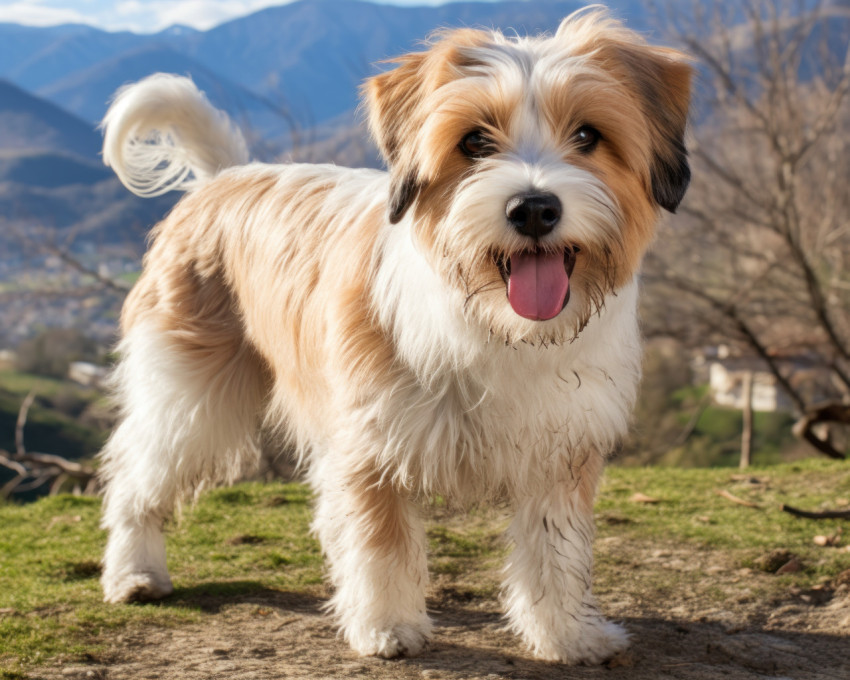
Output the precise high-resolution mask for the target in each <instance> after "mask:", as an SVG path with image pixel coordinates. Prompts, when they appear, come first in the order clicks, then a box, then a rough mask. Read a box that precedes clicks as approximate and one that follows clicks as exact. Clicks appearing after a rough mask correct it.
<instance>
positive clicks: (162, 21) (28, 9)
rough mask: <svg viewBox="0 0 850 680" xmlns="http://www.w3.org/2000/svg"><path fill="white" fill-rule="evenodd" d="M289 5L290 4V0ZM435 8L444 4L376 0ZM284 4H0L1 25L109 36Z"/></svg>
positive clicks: (80, 0)
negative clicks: (80, 28)
mask: <svg viewBox="0 0 850 680" xmlns="http://www.w3.org/2000/svg"><path fill="white" fill-rule="evenodd" d="M289 1H291V0H289ZM380 1H382V2H390V3H393V4H396V5H440V4H443V3H444V2H446V1H447V0H380ZM286 2H287V0H11V1H9V0H0V22H14V23H20V24H29V25H33V26H53V25H56V24H65V23H78V24H90V25H92V26H97V27H98V28H103V29H106V30H109V31H118V30H131V31H135V32H139V33H150V32H154V31H159V30H161V29H163V28H167V27H168V26H172V25H174V24H185V25H187V26H194V27H195V28H199V29H202V30H205V29H208V28H212V27H213V26H216V25H218V24H220V23H222V22H224V21H228V20H229V19H233V18H235V17H239V16H244V15H246V14H251V13H252V12H256V11H257V10H259V9H262V8H263V7H270V6H272V5H283V4H286Z"/></svg>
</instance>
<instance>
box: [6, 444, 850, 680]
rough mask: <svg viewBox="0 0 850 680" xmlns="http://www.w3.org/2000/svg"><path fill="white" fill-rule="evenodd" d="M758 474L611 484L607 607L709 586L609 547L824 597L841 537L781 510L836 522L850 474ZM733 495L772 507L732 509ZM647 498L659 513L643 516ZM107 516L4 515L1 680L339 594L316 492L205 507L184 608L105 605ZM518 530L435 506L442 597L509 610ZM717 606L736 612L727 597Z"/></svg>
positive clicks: (827, 526) (789, 468)
mask: <svg viewBox="0 0 850 680" xmlns="http://www.w3.org/2000/svg"><path fill="white" fill-rule="evenodd" d="M750 473H751V475H752V476H753V477H754V478H756V479H758V480H760V482H759V483H757V484H754V483H749V482H746V481H735V480H733V479H732V474H733V473H732V471H730V470H728V469H727V470H680V469H669V468H666V469H665V468H646V469H638V468H629V469H625V468H616V467H612V468H610V469H609V471H608V473H607V475H606V479H605V481H604V483H603V485H602V488H601V492H600V497H599V500H598V503H597V525H598V527H599V537H600V539H601V541H600V542H599V545H600V549H599V551H598V558H597V563H598V564H597V576H596V583H597V589H598V590H599V592H601V593H603V594H604V593H606V592H611V591H613V590H616V589H620V590H622V588H623V585H622V581H623V569H624V567H625V568H628V569H629V574H630V583H629V585H628V588H627V590H632V589H633V588H644V589H645V590H644V591H643V592H645V594H646V597H652V598H661V597H665V596H668V597H669V596H673V595H675V593H677V592H679V591H677V581H676V579H677V578H682V579H688V578H697V576H695V575H694V574H699V573H700V570H699V569H697V570H695V571H694V572H693V573H691V575H685V576H677V575H676V573H674V572H672V571H670V570H657V569H656V570H654V571H653V570H651V569H649V568H644V569H643V570H642V571H641V570H640V569H638V568H637V567H638V566H640V565H635V564H633V563H632V562H633V561H634V560H635V559H636V558H634V557H633V553H630V552H629V551H622V550H608V549H607V548H605V546H606V545H608V543H607V541H621V542H625V543H626V544H627V545H631V546H643V548H642V549H644V550H649V548H647V546H649V547H650V548H652V549H654V548H655V547H659V548H661V549H666V548H670V549H678V550H681V549H683V548H687V549H689V550H692V551H693V552H694V553H695V554H696V555H701V554H709V553H710V554H712V555H718V554H721V555H722V556H723V559H724V560H725V561H726V563H727V567H728V569H730V570H740V569H745V568H747V567H751V568H755V566H754V565H756V564H757V562H758V558H759V557H760V556H761V555H763V554H765V553H766V552H768V551H770V550H772V549H774V548H783V549H787V550H790V551H792V552H794V553H795V554H797V555H798V556H799V557H800V558H801V560H802V562H803V564H804V570H803V571H802V572H799V573H797V574H790V575H788V576H781V577H776V576H773V575H770V576H769V577H768V576H767V575H764V576H763V581H764V583H766V584H768V585H762V586H760V589H759V590H758V591H757V592H758V595H759V596H761V597H770V596H771V592H772V591H771V588H785V589H787V588H789V587H801V588H805V587H809V586H811V585H813V584H816V583H818V582H820V581H823V580H825V579H828V578H832V577H834V576H835V575H837V574H838V573H840V572H842V571H844V570H846V569H848V568H850V553H847V552H842V551H840V550H838V549H836V548H821V547H817V546H816V545H814V543H813V541H812V539H813V537H814V535H815V534H830V533H833V532H834V531H836V530H837V529H838V528H839V527H840V526H841V522H840V521H838V520H829V521H822V522H812V521H807V520H801V519H796V518H794V517H791V516H790V515H787V514H786V513H782V512H780V511H779V509H778V506H779V504H780V503H781V502H788V503H790V504H793V505H798V506H802V507H805V508H808V509H818V508H820V507H826V506H829V507H836V506H837V505H838V504H839V501H840V500H841V499H844V500H846V499H848V498H850V475H848V474H847V473H848V466H847V464H846V463H845V464H842V463H835V462H825V461H820V460H810V461H806V462H804V463H800V464H796V465H783V466H776V467H771V468H763V469H753V470H751V471H750ZM718 489H726V490H728V491H730V492H731V493H733V494H734V495H736V496H738V497H740V498H742V499H745V500H748V501H751V502H754V503H757V504H758V505H759V506H760V507H759V509H753V508H747V507H743V506H741V505H737V504H735V503H732V502H730V501H729V500H726V499H725V498H722V497H720V496H718V495H717V494H716V493H715V492H716V490H718ZM636 492H640V493H643V494H645V495H647V496H651V497H653V498H656V499H658V501H659V502H657V503H653V504H649V503H636V502H634V501H633V500H631V499H632V496H633V495H634V494H635V493H636ZM99 511H100V501H99V500H98V499H92V498H79V497H73V496H60V497H53V498H45V499H42V500H39V501H37V502H35V503H32V504H28V505H3V506H0V526H2V527H3V531H2V534H0V640H2V641H3V644H2V645H0V679H3V678H8V679H11V678H16V677H26V676H25V675H21V673H24V672H26V670H27V669H28V668H32V667H35V666H37V665H39V664H40V663H50V664H57V663H75V662H76V663H80V662H83V663H84V662H89V661H97V660H98V659H100V660H103V658H102V655H103V654H105V653H106V652H105V650H106V645H105V643H104V639H105V638H106V637H108V634H109V633H110V632H113V633H115V634H118V633H119V632H120V631H123V630H131V629H133V628H138V627H139V626H141V625H156V626H180V625H184V624H186V623H190V622H202V621H204V620H206V618H207V617H211V616H213V615H214V613H213V612H211V611H210V608H209V607H207V606H206V604H208V603H209V601H210V598H212V599H215V598H220V599H226V598H227V597H235V596H238V595H244V594H251V593H255V594H257V596H259V597H262V595H263V593H268V591H269V590H272V591H284V592H303V593H309V594H313V595H322V594H325V592H326V591H325V589H324V586H323V585H322V579H323V567H322V560H321V555H320V549H319V546H318V545H317V543H316V542H315V541H314V540H313V539H312V538H311V537H310V535H309V523H310V518H311V510H310V493H309V491H308V490H307V489H306V488H305V487H304V486H302V485H299V484H279V483H273V484H258V483H245V484H240V485H238V486H236V487H233V488H229V489H220V490H215V491H211V492H208V493H205V494H204V495H203V496H202V497H201V498H200V500H199V501H198V503H197V504H196V505H195V506H193V507H189V508H185V509H184V512H183V514H182V517H180V518H178V519H176V520H174V521H173V522H172V523H171V526H170V527H169V533H168V553H169V564H170V568H171V573H172V577H173V580H174V585H175V594H174V595H173V596H171V597H170V598H168V599H166V600H164V601H163V602H161V603H159V604H146V605H117V606H116V605H104V604H103V603H102V602H101V593H100V587H99V584H98V577H99V571H100V569H99V559H100V555H101V553H102V550H103V545H104V542H105V534H104V532H102V531H101V530H100V529H99V528H98V519H99ZM506 518H507V515H506V513H504V512H501V511H489V510H473V511H471V512H469V513H467V514H464V515H451V514H450V513H448V511H447V510H446V509H445V508H444V507H443V506H442V505H441V504H439V503H435V504H434V505H433V506H432V508H431V519H430V520H429V522H428V525H427V527H428V538H429V544H430V551H431V555H430V563H431V568H432V574H433V578H434V582H435V586H434V587H435V588H443V589H444V593H445V591H448V590H452V592H454V593H456V594H460V595H462V596H464V597H467V598H471V597H492V596H494V595H495V594H496V590H497V584H498V569H499V565H500V564H501V562H502V559H503V557H504V554H505V553H506V548H505V547H504V545H503V543H502V541H501V539H500V536H501V533H502V532H503V530H504V528H505V525H506V521H507V519H506ZM844 525H845V527H846V522H845V523H844ZM644 567H645V565H644ZM641 579H643V580H641ZM712 588H713V590H712ZM704 590H705V592H706V593H709V595H707V596H713V597H716V598H718V599H721V598H722V597H724V592H723V591H722V589H720V590H718V589H717V588H716V587H714V586H711V585H709V586H706V587H705V588H704ZM715 591H716V592H715ZM712 592H714V593H715V594H714V595H711V593H712Z"/></svg>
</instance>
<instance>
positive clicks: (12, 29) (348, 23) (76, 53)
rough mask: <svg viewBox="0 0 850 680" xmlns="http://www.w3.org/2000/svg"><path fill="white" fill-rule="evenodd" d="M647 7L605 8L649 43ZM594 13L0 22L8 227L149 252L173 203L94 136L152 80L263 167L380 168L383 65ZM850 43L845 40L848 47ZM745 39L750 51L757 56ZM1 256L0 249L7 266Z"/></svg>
mask: <svg viewBox="0 0 850 680" xmlns="http://www.w3.org/2000/svg"><path fill="white" fill-rule="evenodd" d="M809 1H810V0H803V5H805V4H806V3H807V2H809ZM645 2H646V0H610V1H609V3H608V4H609V5H610V6H611V8H612V11H613V13H614V14H615V16H618V17H619V18H622V19H623V20H624V21H625V22H626V23H627V24H628V25H629V26H630V27H631V28H634V29H636V30H638V31H641V32H643V33H644V34H646V35H647V36H648V37H649V39H650V40H652V39H653V37H655V36H654V34H653V28H654V21H655V19H656V18H657V17H656V16H655V15H653V13H652V12H650V11H649V10H648V9H647V6H648V4H647V5H645V4H644V3H645ZM585 4H586V3H585V2H583V0H534V1H529V2H524V1H521V0H503V1H501V2H457V3H450V4H444V5H440V6H419V7H416V6H405V7H402V6H396V5H385V4H373V3H369V2H362V1H360V0H300V1H298V2H293V3H290V4H286V5H282V6H277V7H270V8H267V9H264V10H261V11H259V12H256V13H254V14H251V15H248V16H245V17H241V18H238V19H235V20H232V21H229V22H227V23H224V24H221V25H220V26H217V27H215V28H212V29H210V30H208V31H197V30H194V29H191V28H187V27H183V26H173V27H171V28H169V29H167V30H165V31H161V32H159V33H155V34H150V35H147V34H146V35H139V34H135V33H130V32H115V33H113V32H108V31H103V30H99V29H96V28H93V27H91V26H84V25H64V26H54V27H45V28H36V27H31V26H21V25H18V24H10V23H0V218H4V217H5V218H6V219H7V220H12V221H14V222H16V223H23V222H26V221H27V220H36V221H41V222H43V221H44V220H47V221H48V222H49V225H50V226H51V227H53V228H55V229H57V230H59V231H65V230H71V231H72V232H73V233H75V234H78V235H80V236H79V238H80V239H82V240H83V241H88V242H97V243H122V242H132V243H133V244H134V247H135V248H136V249H138V248H139V247H141V244H142V242H143V234H144V231H145V228H146V227H147V226H149V225H150V224H151V223H152V222H154V221H156V219H157V218H158V217H159V216H161V215H162V213H163V212H164V211H165V210H167V209H168V207H169V206H170V205H172V204H173V202H174V200H175V197H174V196H171V197H168V196H166V197H163V198H161V199H158V200H156V201H142V200H140V199H136V198H135V197H133V196H131V195H130V194H129V193H127V192H126V191H125V190H124V189H123V188H121V187H120V185H119V184H118V183H117V180H116V179H115V178H114V177H113V176H112V174H111V173H110V172H109V171H108V170H107V169H105V168H104V167H103V166H102V164H101V162H100V158H99V148H100V135H99V133H98V132H96V131H95V128H96V125H97V123H98V122H99V121H100V119H101V118H102V117H103V114H104V113H105V111H106V107H107V105H108V101H109V98H110V97H111V96H112V94H113V93H114V92H115V91H116V90H117V89H118V88H119V87H121V86H122V85H123V84H125V83H127V82H131V81H135V80H138V79H140V78H142V77H144V76H146V75H148V74H150V73H153V72H156V71H167V72H172V73H179V74H187V75H190V76H191V77H192V78H193V79H194V80H195V82H196V83H197V84H198V85H199V86H200V88H201V89H202V90H204V91H205V92H206V93H207V95H208V96H209V98H210V99H211V101H212V102H213V103H214V104H215V105H217V106H219V107H220V108H223V109H225V110H227V111H228V112H229V113H230V114H231V116H232V117H233V118H234V119H235V120H236V121H237V122H239V123H240V124H241V125H242V126H243V128H245V130H246V131H247V137H248V139H249V140H250V141H251V142H252V146H253V148H254V151H255V156H256V157H258V158H260V159H270V158H274V157H278V156H280V154H281V152H282V151H286V152H287V153H288V156H289V157H290V158H296V159H303V160H310V161H333V162H337V163H341V164H352V165H354V164H356V165H361V164H365V165H377V164H379V163H380V161H379V159H378V158H377V156H376V153H375V149H374V147H372V146H371V145H370V144H369V143H368V141H367V138H366V135H365V133H364V132H363V130H362V129H360V127H359V121H358V116H357V114H356V108H357V104H358V88H359V85H360V83H361V82H362V81H363V80H364V78H366V77H368V76H369V75H370V74H374V73H376V72H378V71H379V70H380V69H381V68H386V66H384V65H382V64H381V63H380V62H381V61H382V60H385V59H387V58H390V57H392V56H395V55H398V54H401V53H404V52H406V51H409V50H411V49H421V48H422V42H421V41H422V40H423V39H425V38H426V37H427V36H428V35H429V33H431V32H433V31H434V30H436V29H439V28H445V27H459V26H473V27H498V28H501V29H502V30H503V31H505V32H508V33H511V32H516V33H518V34H520V35H522V34H528V33H537V32H540V31H549V32H551V31H553V30H554V29H556V28H557V26H558V23H559V22H560V20H561V19H562V18H563V17H564V16H566V15H568V14H569V13H571V12H572V11H574V10H576V9H577V8H579V7H582V6H584V5H585ZM727 4H728V9H729V12H730V13H731V14H732V15H734V16H738V14H740V13H741V12H742V11H743V10H742V8H741V6H740V5H739V4H736V3H735V2H733V1H732V0H728V3H727ZM848 4H850V3H848V0H832V2H831V4H830V7H832V8H833V9H834V10H835V11H840V12H843V13H844V14H843V16H845V17H848V16H850V12H848V9H847V7H848ZM686 6H690V5H687V4H685V5H682V6H681V7H679V8H678V11H680V12H681V11H685V10H684V9H682V7H686ZM843 35H844V33H843V32H836V36H838V38H837V39H839V40H840V37H841V36H843ZM747 37H748V36H746V35H744V42H743V49H744V50H746V49H751V48H748V47H747V44H748V43H750V44H751V42H750V41H748V40H747ZM658 38H659V40H660V39H661V37H660V36H658ZM842 44H843V43H842ZM128 225H132V227H129V226H128ZM140 225H141V228H140ZM3 239H4V233H3V230H2V229H0V240H3ZM14 249H15V246H14V244H11V245H10V244H7V245H6V247H5V251H6V252H10V251H13V250H14ZM3 250H4V249H3V246H2V245H0V261H2V258H3V254H2V253H3Z"/></svg>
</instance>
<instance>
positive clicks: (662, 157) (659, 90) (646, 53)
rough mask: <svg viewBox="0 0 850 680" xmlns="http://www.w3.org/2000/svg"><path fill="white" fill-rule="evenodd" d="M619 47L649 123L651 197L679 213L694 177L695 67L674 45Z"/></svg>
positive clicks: (628, 45)
mask: <svg viewBox="0 0 850 680" xmlns="http://www.w3.org/2000/svg"><path fill="white" fill-rule="evenodd" d="M617 50H618V52H619V58H620V60H621V63H623V64H624V65H625V67H626V69H627V71H628V76H629V78H630V80H631V82H632V84H633V86H634V87H636V88H637V94H638V96H640V98H641V99H642V103H643V109H644V111H645V113H646V117H647V120H648V121H649V127H650V129H649V130H648V132H649V135H650V138H651V144H652V161H651V163H650V185H651V192H652V198H653V199H654V200H655V202H656V203H657V204H658V205H660V206H661V207H662V208H664V209H665V210H668V211H670V212H671V213H673V212H676V208H678V207H679V203H681V201H682V199H683V198H684V196H685V191H686V190H687V188H688V184H689V183H690V181H691V168H690V165H689V164H688V152H687V149H686V148H685V128H686V126H687V121H688V106H689V103H690V98H691V75H692V68H691V65H690V63H689V61H688V59H687V57H686V56H685V55H683V54H682V53H681V52H678V51H676V50H672V49H665V48H658V47H648V46H645V45H630V44H625V45H623V44H621V45H619V46H618V48H617Z"/></svg>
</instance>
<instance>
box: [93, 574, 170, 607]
mask: <svg viewBox="0 0 850 680" xmlns="http://www.w3.org/2000/svg"><path fill="white" fill-rule="evenodd" d="M101 585H102V586H103V601H104V602H110V603H113V604H117V603H120V602H147V601H149V600H159V599H162V598H163V597H166V596H168V595H170V594H171V593H172V592H173V591H174V586H172V585H171V579H170V578H169V577H168V574H167V573H166V574H161V573H157V572H152V571H136V572H131V573H129V574H122V575H121V576H119V577H110V575H109V574H104V576H103V578H102V579H101Z"/></svg>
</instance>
